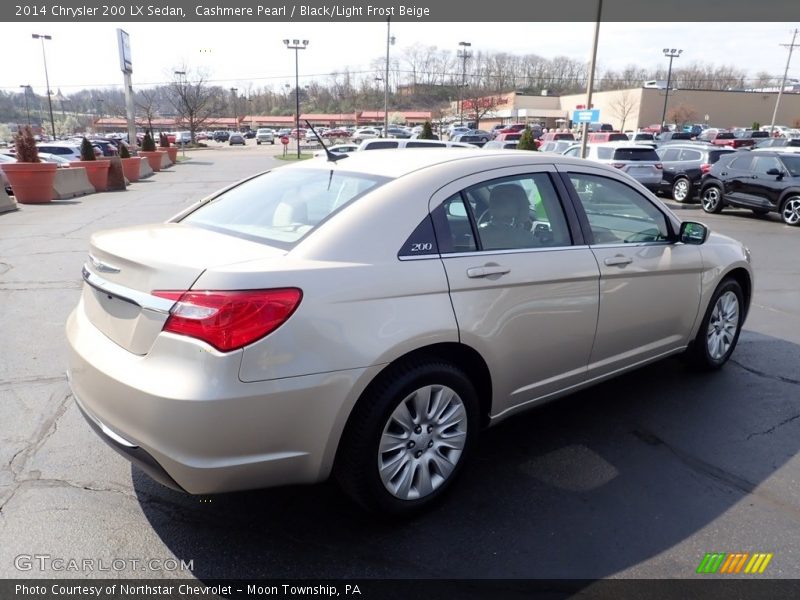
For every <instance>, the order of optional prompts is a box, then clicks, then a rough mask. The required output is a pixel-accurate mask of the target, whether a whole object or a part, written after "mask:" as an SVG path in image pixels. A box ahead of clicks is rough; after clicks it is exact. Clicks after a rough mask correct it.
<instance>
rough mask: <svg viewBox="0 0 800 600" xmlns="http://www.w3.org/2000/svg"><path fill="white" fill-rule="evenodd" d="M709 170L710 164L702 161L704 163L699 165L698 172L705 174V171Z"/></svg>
mask: <svg viewBox="0 0 800 600" xmlns="http://www.w3.org/2000/svg"><path fill="white" fill-rule="evenodd" d="M710 170H711V165H710V164H708V163H704V164H702V165H700V172H701V173H702V174H703V175H705V174H706V173H708V172H709V171H710Z"/></svg>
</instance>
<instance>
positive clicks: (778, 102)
mask: <svg viewBox="0 0 800 600" xmlns="http://www.w3.org/2000/svg"><path fill="white" fill-rule="evenodd" d="M796 39H797V29H795V30H794V35H793V36H792V43H791V44H779V45H780V46H784V47H786V48H789V57H788V58H787V59H786V69H784V71H783V79H782V80H781V87H780V89H779V90H778V98H777V99H776V100H775V110H774V111H772V122H771V123H770V125H769V137H772V134H773V132H774V130H775V119H776V118H778V107H779V106H780V105H781V96H783V88H784V87H785V86H786V76H787V75H788V73H789V63H791V62H792V50H794V49H795V48H800V44H795V43H794V42H795V40H796Z"/></svg>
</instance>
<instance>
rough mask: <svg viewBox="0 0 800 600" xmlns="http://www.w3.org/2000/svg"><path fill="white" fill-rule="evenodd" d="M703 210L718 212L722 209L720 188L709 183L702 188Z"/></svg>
mask: <svg viewBox="0 0 800 600" xmlns="http://www.w3.org/2000/svg"><path fill="white" fill-rule="evenodd" d="M701 202H702V203H703V210H704V211H706V212H707V213H718V212H720V211H721V210H722V190H721V189H720V188H719V186H716V185H709V186H708V187H707V188H706V189H704V190H703V196H702V198H701Z"/></svg>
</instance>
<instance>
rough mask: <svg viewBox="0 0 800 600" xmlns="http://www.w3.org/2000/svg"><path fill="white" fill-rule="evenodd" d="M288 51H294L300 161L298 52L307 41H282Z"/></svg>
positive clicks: (296, 126)
mask: <svg viewBox="0 0 800 600" xmlns="http://www.w3.org/2000/svg"><path fill="white" fill-rule="evenodd" d="M283 43H284V45H285V46H286V48H287V49H289V50H294V99H295V117H294V122H295V132H296V134H297V160H300V71H299V66H298V60H299V59H298V52H297V51H298V50H305V49H306V46H308V40H303V42H302V45H301V43H300V40H291V41H290V40H283Z"/></svg>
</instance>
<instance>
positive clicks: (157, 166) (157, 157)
mask: <svg viewBox="0 0 800 600" xmlns="http://www.w3.org/2000/svg"><path fill="white" fill-rule="evenodd" d="M163 154H164V153H163V152H159V151H158V150H154V151H152V152H148V151H147V150H139V156H141V157H143V158H146V159H147V162H148V163H150V168H151V169H153V171H160V170H161V157H162V156H163Z"/></svg>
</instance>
